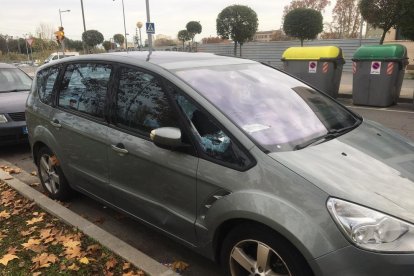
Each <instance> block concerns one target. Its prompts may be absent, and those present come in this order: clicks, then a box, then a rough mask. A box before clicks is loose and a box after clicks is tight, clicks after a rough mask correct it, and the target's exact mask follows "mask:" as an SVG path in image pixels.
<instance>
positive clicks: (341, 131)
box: [293, 120, 362, 150]
mask: <svg viewBox="0 0 414 276" xmlns="http://www.w3.org/2000/svg"><path fill="white" fill-rule="evenodd" d="M361 122H362V121H361V120H356V121H355V123H354V124H353V125H350V126H347V127H344V128H340V129H330V130H329V131H328V132H327V133H326V134H324V135H321V136H318V137H315V138H312V139H310V140H309V141H306V142H304V143H300V144H298V145H296V146H295V147H294V148H293V150H300V149H304V148H306V147H309V146H311V145H313V144H319V143H322V142H326V141H329V140H332V139H334V138H336V137H339V136H341V135H342V134H345V133H347V132H349V131H351V130H353V129H354V128H356V127H357V126H359V125H360V124H361Z"/></svg>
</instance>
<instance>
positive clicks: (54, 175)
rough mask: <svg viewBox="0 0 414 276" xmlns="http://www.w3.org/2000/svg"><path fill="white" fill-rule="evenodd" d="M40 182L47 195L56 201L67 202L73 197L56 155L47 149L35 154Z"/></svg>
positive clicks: (43, 148)
mask: <svg viewBox="0 0 414 276" xmlns="http://www.w3.org/2000/svg"><path fill="white" fill-rule="evenodd" d="M36 165H37V170H38V175H39V179H40V182H41V183H42V186H43V189H44V190H45V191H46V193H47V195H48V196H49V197H50V198H52V199H56V200H62V201H63V200H67V199H69V198H70V197H71V196H72V195H73V190H72V188H71V187H70V186H69V184H68V181H67V180H66V178H65V176H64V174H63V171H62V169H61V167H60V165H59V160H58V159H57V157H56V155H55V154H54V153H53V152H52V151H51V150H50V149H49V148H47V147H42V148H40V149H39V151H38V152H37V160H36Z"/></svg>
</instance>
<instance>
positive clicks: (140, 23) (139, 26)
mask: <svg viewBox="0 0 414 276" xmlns="http://www.w3.org/2000/svg"><path fill="white" fill-rule="evenodd" d="M137 27H138V30H139V41H138V48H139V50H140V51H141V47H142V40H141V28H142V22H141V21H138V22H137Z"/></svg>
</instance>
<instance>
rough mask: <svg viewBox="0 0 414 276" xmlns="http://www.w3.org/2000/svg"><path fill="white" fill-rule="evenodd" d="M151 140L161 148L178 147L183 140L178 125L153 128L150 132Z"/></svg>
mask: <svg viewBox="0 0 414 276" xmlns="http://www.w3.org/2000/svg"><path fill="white" fill-rule="evenodd" d="M150 138H151V141H153V142H154V144H155V145H157V146H159V147H161V148H169V149H172V148H178V147H181V146H182V145H183V143H182V142H181V130H180V129H179V128H176V127H160V128H157V129H153V130H152V131H151V133H150Z"/></svg>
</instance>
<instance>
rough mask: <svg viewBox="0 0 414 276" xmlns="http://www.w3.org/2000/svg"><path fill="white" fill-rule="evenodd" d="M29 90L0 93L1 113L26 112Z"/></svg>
mask: <svg viewBox="0 0 414 276" xmlns="http://www.w3.org/2000/svg"><path fill="white" fill-rule="evenodd" d="M28 95H29V91H19V92H10V93H4V92H2V93H0V113H13V112H24V110H25V106H26V100H27V96H28Z"/></svg>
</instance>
